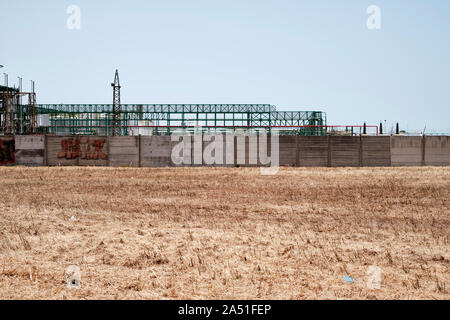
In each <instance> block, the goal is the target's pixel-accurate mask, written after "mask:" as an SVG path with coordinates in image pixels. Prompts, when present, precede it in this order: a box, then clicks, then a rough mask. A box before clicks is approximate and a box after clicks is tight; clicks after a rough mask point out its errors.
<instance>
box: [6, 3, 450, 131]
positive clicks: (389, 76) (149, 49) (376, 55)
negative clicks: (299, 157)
mask: <svg viewBox="0 0 450 320" xmlns="http://www.w3.org/2000/svg"><path fill="white" fill-rule="evenodd" d="M71 4H74V5H78V6H79V7H80V8H81V29H80V30H69V29H67V27H66V21H67V18H68V17H69V15H68V14H67V13H66V10H67V7H68V6H69V5H71ZM372 4H374V5H378V6H379V7H380V8H381V18H382V28H381V30H379V31H373V30H368V29H367V27H366V20H367V17H368V15H367V14H366V9H367V7H368V6H369V5H372ZM0 39H1V45H0V64H3V65H5V68H3V69H1V70H0V72H7V73H8V74H9V76H10V84H11V83H12V84H14V83H17V76H22V77H23V78H24V83H25V88H26V89H28V87H29V80H30V79H33V80H35V81H36V88H37V92H38V103H111V102H112V90H111V87H110V83H111V81H112V80H113V77H114V70H115V69H116V68H118V69H119V72H120V78H121V82H122V102H123V103H267V104H273V105H276V106H277V107H278V109H279V110H323V111H325V112H327V114H328V119H329V123H330V124H357V123H362V122H364V121H366V122H368V123H372V124H377V123H379V121H380V120H387V121H388V123H389V125H388V126H389V127H390V123H392V122H394V121H400V123H401V125H402V128H404V129H408V130H422V129H423V128H424V126H425V125H426V126H427V129H428V130H432V131H435V132H443V131H444V132H450V1H447V0H370V1H366V0H328V1H326V0H316V1H312V0H310V1H300V0H297V1H294V0H292V1H288V0H284V1H275V0H273V1H264V0H254V1H245V0H240V1H234V0H225V1H214V0H205V1H196V0H190V1H171V0H168V1H144V0H142V1H141V0H127V1H101V0H96V1H92V0H90V1H88V0H71V1H64V0H55V1H50V0H47V1H46V0H41V1H31V0H29V1H23V0H14V1H2V2H1V3H0ZM2 82H3V81H2Z"/></svg>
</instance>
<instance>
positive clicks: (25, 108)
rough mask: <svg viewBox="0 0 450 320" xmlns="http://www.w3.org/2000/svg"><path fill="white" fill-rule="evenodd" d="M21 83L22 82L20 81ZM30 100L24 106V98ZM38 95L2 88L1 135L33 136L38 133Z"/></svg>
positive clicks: (0, 98) (0, 97)
mask: <svg viewBox="0 0 450 320" xmlns="http://www.w3.org/2000/svg"><path fill="white" fill-rule="evenodd" d="M20 82H21V81H20ZM24 97H25V98H28V104H22V98H24ZM36 117H37V113H36V93H35V92H34V84H32V92H22V91H21V85H20V88H19V89H16V88H10V87H8V86H7V85H6V86H0V122H1V126H0V133H1V134H32V133H36V125H37V124H36Z"/></svg>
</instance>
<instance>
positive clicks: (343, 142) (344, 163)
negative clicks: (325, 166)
mask: <svg viewBox="0 0 450 320" xmlns="http://www.w3.org/2000/svg"><path fill="white" fill-rule="evenodd" d="M329 146H330V153H331V167H359V166H360V163H361V159H360V137H338V136H335V137H330V144H329Z"/></svg>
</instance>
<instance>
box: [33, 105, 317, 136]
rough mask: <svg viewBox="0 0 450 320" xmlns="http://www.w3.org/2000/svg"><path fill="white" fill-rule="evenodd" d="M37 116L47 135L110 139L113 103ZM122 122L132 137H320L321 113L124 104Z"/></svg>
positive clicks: (43, 109)
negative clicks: (178, 133)
mask: <svg viewBox="0 0 450 320" xmlns="http://www.w3.org/2000/svg"><path fill="white" fill-rule="evenodd" d="M36 112H37V115H38V116H39V115H46V114H48V115H49V120H50V126H49V128H48V132H49V133H53V134H57V135H62V134H91V135H92V134H97V135H110V134H111V130H112V125H113V123H112V119H113V105H112V104H96V105H94V104H71V105H63V104H41V105H37V108H36ZM121 121H122V123H121V124H122V125H121V127H122V134H123V135H134V134H136V133H137V132H140V131H139V130H141V129H151V130H152V134H154V135H161V134H171V133H173V132H174V131H175V130H180V129H183V130H186V129H189V128H194V127H199V126H201V128H202V129H201V130H202V131H208V132H210V131H212V132H230V131H233V132H249V131H255V130H265V131H266V132H268V133H271V132H273V131H274V130H276V131H278V132H280V133H282V134H297V135H324V134H325V128H324V127H325V126H326V114H325V113H324V112H320V111H291V112H280V111H277V109H276V107H275V106H272V105H268V104H123V105H121ZM196 130H198V128H197V129H196Z"/></svg>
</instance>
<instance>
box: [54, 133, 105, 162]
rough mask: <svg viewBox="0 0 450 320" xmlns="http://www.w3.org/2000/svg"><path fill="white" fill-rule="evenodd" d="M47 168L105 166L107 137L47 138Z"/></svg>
mask: <svg viewBox="0 0 450 320" xmlns="http://www.w3.org/2000/svg"><path fill="white" fill-rule="evenodd" d="M46 158H47V164H48V165H49V166H107V165H108V163H109V162H108V160H109V155H108V138H107V137H93V136H89V137H88V136H83V137H73V136H72V137H59V136H58V137H55V136H48V137H47V153H46Z"/></svg>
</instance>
